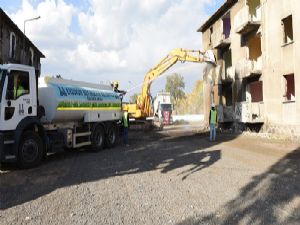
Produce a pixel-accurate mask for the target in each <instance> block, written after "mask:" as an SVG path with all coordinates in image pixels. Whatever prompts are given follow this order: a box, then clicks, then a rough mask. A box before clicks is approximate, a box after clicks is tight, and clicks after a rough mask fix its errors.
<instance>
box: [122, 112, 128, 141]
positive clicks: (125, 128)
mask: <svg viewBox="0 0 300 225" xmlns="http://www.w3.org/2000/svg"><path fill="white" fill-rule="evenodd" d="M123 111H124V112H123V117H122V124H123V142H124V144H125V145H126V146H129V144H128V129H129V116H128V109H127V107H125V108H124V109H123Z"/></svg>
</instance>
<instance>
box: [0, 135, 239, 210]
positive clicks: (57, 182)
mask: <svg viewBox="0 0 300 225" xmlns="http://www.w3.org/2000/svg"><path fill="white" fill-rule="evenodd" d="M228 138H229V139H232V138H233V137H228ZM130 143H131V146H130V147H129V148H126V147H123V146H119V147H115V148H113V149H109V150H104V151H102V152H98V153H91V152H88V151H81V152H78V151H71V152H66V153H62V154H56V155H52V156H49V157H48V158H47V160H46V161H45V162H44V163H43V164H42V165H41V166H40V167H38V168H34V169H30V170H17V169H15V168H9V169H10V171H8V172H7V173H2V174H1V173H0V200H1V201H0V209H7V208H10V207H13V206H16V205H19V204H23V203H25V202H28V201H31V200H34V199H36V198H39V197H41V196H44V195H46V194H48V193H51V192H52V191H54V190H56V189H58V188H62V187H67V186H71V185H76V184H81V183H85V182H91V181H97V180H101V179H107V178H110V177H114V176H123V175H127V174H136V173H141V172H145V171H152V170H159V171H161V173H168V172H169V171H172V170H175V169H178V168H181V167H185V166H188V167H187V168H188V169H187V170H185V171H182V170H181V171H182V172H181V173H180V174H178V176H181V178H182V179H183V180H184V179H187V178H188V177H189V176H190V175H191V174H193V173H195V172H197V171H199V170H202V169H204V168H207V167H209V166H211V165H212V164H214V163H215V162H217V161H218V160H219V159H220V158H221V150H219V149H216V150H214V149H210V150H205V148H207V147H211V146H213V144H212V143H209V142H208V141H207V138H204V136H201V135H197V134H195V133H194V134H189V135H185V136H182V134H181V136H174V137H170V136H169V135H164V134H162V133H155V134H151V135H149V134H144V133H132V134H131V135H130Z"/></svg>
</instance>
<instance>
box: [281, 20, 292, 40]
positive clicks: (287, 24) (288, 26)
mask: <svg viewBox="0 0 300 225" xmlns="http://www.w3.org/2000/svg"><path fill="white" fill-rule="evenodd" d="M282 26H283V43H284V44H288V43H291V42H292V41H293V40H294V36H293V17H292V15H290V16H288V17H286V18H284V19H283V20H282Z"/></svg>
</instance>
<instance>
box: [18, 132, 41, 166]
mask: <svg viewBox="0 0 300 225" xmlns="http://www.w3.org/2000/svg"><path fill="white" fill-rule="evenodd" d="M42 158H43V143H42V140H41V138H40V136H39V135H38V134H36V133H35V132H33V131H26V132H25V133H24V134H23V136H22V138H21V142H20V145H19V149H18V165H19V167H20V168H32V167H35V166H37V165H39V164H40V162H41V161H42Z"/></svg>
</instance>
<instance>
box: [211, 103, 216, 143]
mask: <svg viewBox="0 0 300 225" xmlns="http://www.w3.org/2000/svg"><path fill="white" fill-rule="evenodd" d="M217 122H218V118H217V111H216V109H215V104H212V105H211V109H210V112H209V129H210V136H209V140H210V141H215V140H216V126H217Z"/></svg>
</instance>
